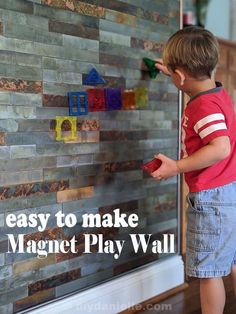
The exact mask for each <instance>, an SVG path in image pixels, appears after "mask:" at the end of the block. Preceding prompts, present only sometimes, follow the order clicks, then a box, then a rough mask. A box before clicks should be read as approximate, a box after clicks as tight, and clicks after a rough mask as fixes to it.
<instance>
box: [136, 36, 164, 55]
mask: <svg viewBox="0 0 236 314" xmlns="http://www.w3.org/2000/svg"><path fill="white" fill-rule="evenodd" d="M131 47H134V48H140V49H144V50H147V51H153V52H156V53H162V52H163V49H164V42H155V41H152V40H143V39H138V38H131Z"/></svg>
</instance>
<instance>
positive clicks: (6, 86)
mask: <svg viewBox="0 0 236 314" xmlns="http://www.w3.org/2000/svg"><path fill="white" fill-rule="evenodd" d="M0 90H3V91H4V90H7V91H13V92H17V91H18V92H19V91H21V92H24V93H32V92H34V93H36V94H37V93H41V92H42V82H40V81H35V82H34V81H26V80H16V79H10V78H4V77H2V78H1V79H0Z"/></svg>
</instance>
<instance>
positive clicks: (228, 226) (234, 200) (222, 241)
mask: <svg viewBox="0 0 236 314" xmlns="http://www.w3.org/2000/svg"><path fill="white" fill-rule="evenodd" d="M187 203H188V208H187V249H186V275H188V276H192V277H198V278H212V277H221V276H226V275H228V274H229V273H230V272H231V267H232V265H234V264H236V181H234V182H232V183H230V184H227V185H224V186H220V187H217V188H213V189H209V190H204V191H200V192H196V193H189V194H188V195H187Z"/></svg>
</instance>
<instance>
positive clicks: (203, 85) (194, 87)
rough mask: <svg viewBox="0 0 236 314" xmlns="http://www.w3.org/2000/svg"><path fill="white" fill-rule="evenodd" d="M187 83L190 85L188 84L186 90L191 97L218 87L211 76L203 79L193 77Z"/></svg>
mask: <svg viewBox="0 0 236 314" xmlns="http://www.w3.org/2000/svg"><path fill="white" fill-rule="evenodd" d="M186 85H189V86H186V90H185V92H186V94H187V95H188V96H189V97H191V98H192V97H194V96H196V95H198V94H200V93H202V92H206V91H209V90H210V89H213V88H215V87H216V84H215V80H214V79H210V78H209V79H206V80H203V81H199V80H194V79H192V80H191V81H189V82H187V84H186Z"/></svg>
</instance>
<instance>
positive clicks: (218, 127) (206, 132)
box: [199, 122, 227, 139]
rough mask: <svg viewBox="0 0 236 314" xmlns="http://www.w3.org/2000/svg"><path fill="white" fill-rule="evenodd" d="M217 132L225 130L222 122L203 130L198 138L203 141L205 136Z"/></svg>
mask: <svg viewBox="0 0 236 314" xmlns="http://www.w3.org/2000/svg"><path fill="white" fill-rule="evenodd" d="M218 130H227V126H226V124H225V123H224V122H222V123H217V124H213V125H210V126H208V127H207V128H205V129H204V130H202V131H201V132H200V133H199V136H200V137H201V139H203V138H204V137H206V136H207V135H209V134H211V133H213V132H215V131H218Z"/></svg>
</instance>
